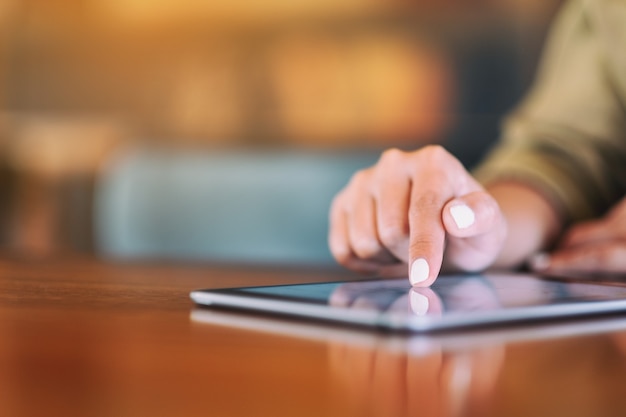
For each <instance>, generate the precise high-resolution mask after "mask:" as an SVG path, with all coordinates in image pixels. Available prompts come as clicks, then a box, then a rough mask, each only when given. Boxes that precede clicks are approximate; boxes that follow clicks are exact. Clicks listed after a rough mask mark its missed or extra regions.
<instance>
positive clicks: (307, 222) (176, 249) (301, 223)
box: [95, 150, 377, 265]
mask: <svg viewBox="0 0 626 417" xmlns="http://www.w3.org/2000/svg"><path fill="white" fill-rule="evenodd" d="M376 158H377V155H368V154H361V155H347V154H343V155H342V154H322V153H318V154H310V153H302V152H284V151H283V152H276V153H271V152H264V153H255V152H232V151H231V152H223V151H221V152H213V153H210V152H204V153H198V152H195V153H194V152H191V151H183V152H175V153H172V152H165V151H156V150H135V151H132V152H128V153H125V154H122V155H120V156H119V157H117V158H115V159H114V160H113V161H112V162H111V163H110V164H109V165H108V167H107V168H106V169H105V172H104V174H103V175H102V177H101V180H100V182H99V184H97V186H96V213H95V221H96V223H95V224H96V230H95V235H96V250H99V251H100V252H101V253H103V254H104V255H108V256H111V257H115V258H127V259H128V258H130V259H146V258H148V259H155V258H158V259H168V260H215V261H220V262H245V263H264V264H265V263H276V264H311V265H312V264H315V265H320V264H326V265H331V264H333V263H334V261H333V260H332V257H331V255H330V253H329V251H328V248H327V230H328V220H327V216H328V209H329V206H330V203H331V200H332V198H333V196H334V195H335V194H336V192H337V191H339V190H340V189H341V188H342V187H343V186H344V185H345V184H346V183H347V181H348V180H349V178H350V176H351V175H352V174H353V173H354V171H355V170H357V169H360V168H362V167H365V166H368V165H371V164H372V163H374V162H375V160H376Z"/></svg>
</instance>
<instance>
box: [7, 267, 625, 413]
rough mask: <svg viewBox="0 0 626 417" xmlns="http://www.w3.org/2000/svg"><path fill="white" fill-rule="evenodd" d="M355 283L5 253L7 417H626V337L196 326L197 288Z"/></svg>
mask: <svg viewBox="0 0 626 417" xmlns="http://www.w3.org/2000/svg"><path fill="white" fill-rule="evenodd" d="M351 278H353V276H352V275H348V274H346V273H343V272H340V271H326V270H314V269H306V270H304V271H302V270H298V269H297V268H268V267H255V268H253V267H251V266H248V267H241V266H240V267H235V266H224V265H222V266H217V265H202V264H196V265H157V264H153V265H149V264H120V263H118V264H114V263H107V262H103V261H98V260H91V259H74V258H72V259H56V260H53V261H43V260H38V261H33V260H24V259H9V258H4V259H3V260H1V261H0V370H1V371H0V415H2V416H121V417H123V416H244V415H245V416H248V415H254V416H370V415H371V416H404V415H432V416H460V415H477V416H478V415H480V416H496V415H497V416H500V415H502V416H505V415H506V416H518V415H519V416H529V415H533V416H542V415H545V416H560V415H567V416H591V415H593V416H620V415H626V396H625V395H624V394H625V393H626V332H624V331H623V330H619V329H618V331H612V332H607V333H600V334H596V335H587V336H583V335H580V336H572V337H566V338H551V339H547V340H534V341H517V342H504V341H502V342H498V341H497V340H496V341H495V342H494V341H491V342H489V343H487V344H483V345H480V346H478V347H472V348H463V347H462V346H461V345H459V346H458V348H454V346H453V348H450V346H448V347H446V348H439V347H438V345H437V344H436V343H433V340H434V341H436V339H432V340H431V339H420V340H421V341H420V342H419V343H415V341H414V340H409V339H406V338H402V337H393V336H391V335H385V334H376V333H368V332H363V331H355V330H349V329H342V328H330V327H323V326H313V325H309V324H304V323H296V322H288V321H281V320H276V319H259V321H258V323H260V324H262V323H263V322H264V321H267V322H268V323H270V324H271V323H273V324H278V325H279V326H280V325H287V326H295V327H293V328H297V329H302V330H303V332H304V331H306V330H311V331H309V332H308V333H306V332H305V333H306V334H308V335H309V336H306V335H305V336H303V337H291V336H286V335H281V334H279V333H271V332H264V331H260V330H259V329H256V330H255V329H248V330H246V329H242V328H236V327H232V326H222V325H216V324H207V323H201V322H198V321H195V320H191V317H190V314H191V313H192V312H193V311H194V306H193V305H192V303H191V302H190V301H189V298H188V294H189V291H191V290H193V289H197V288H209V287H210V288H215V287H224V286H241V285H264V284H279V283H288V282H317V281H324V280H340V279H351ZM209 314H211V313H209ZM220 315H221V316H220ZM214 316H215V318H218V319H219V318H220V317H222V316H223V317H227V318H229V319H232V318H235V319H236V318H237V315H232V314H228V313H219V312H218V313H214ZM239 317H240V318H242V319H246V318H247V316H245V315H243V316H242V315H240V316H239ZM244 321H245V320H244ZM254 323H255V322H253V323H252V327H255V326H257V325H256V324H254ZM260 324H259V325H260ZM313 330H315V331H313ZM303 334H304V333H303ZM320 335H321V336H320Z"/></svg>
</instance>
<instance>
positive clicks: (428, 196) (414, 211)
mask: <svg viewBox="0 0 626 417" xmlns="http://www.w3.org/2000/svg"><path fill="white" fill-rule="evenodd" d="M442 208H443V204H442V200H441V196H440V195H439V192H437V191H435V190H423V191H422V192H420V195H419V196H416V197H415V198H414V201H413V202H412V204H411V207H410V209H409V216H410V217H414V216H419V215H421V214H422V213H423V212H424V211H432V210H441V209H442Z"/></svg>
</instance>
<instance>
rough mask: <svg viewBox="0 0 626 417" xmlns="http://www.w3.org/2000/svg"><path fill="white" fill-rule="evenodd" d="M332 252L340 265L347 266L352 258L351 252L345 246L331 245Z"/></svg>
mask: <svg viewBox="0 0 626 417" xmlns="http://www.w3.org/2000/svg"><path fill="white" fill-rule="evenodd" d="M330 252H331V254H332V255H333V258H335V260H336V261H337V263H339V264H340V265H344V266H345V265H347V264H348V263H349V262H350V259H351V258H352V256H351V253H350V250H349V249H348V248H347V247H345V246H343V245H334V244H332V242H331V244H330Z"/></svg>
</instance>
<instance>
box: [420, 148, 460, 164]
mask: <svg viewBox="0 0 626 417" xmlns="http://www.w3.org/2000/svg"><path fill="white" fill-rule="evenodd" d="M417 152H418V153H419V154H420V155H421V156H422V157H424V158H426V159H428V160H430V161H433V162H440V161H446V160H449V159H451V158H452V155H450V153H449V152H448V151H447V150H446V149H445V148H444V147H443V146H441V145H427V146H424V147H423V148H422V149H420V150H419V151H417Z"/></svg>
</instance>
